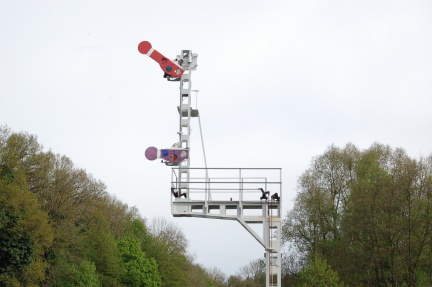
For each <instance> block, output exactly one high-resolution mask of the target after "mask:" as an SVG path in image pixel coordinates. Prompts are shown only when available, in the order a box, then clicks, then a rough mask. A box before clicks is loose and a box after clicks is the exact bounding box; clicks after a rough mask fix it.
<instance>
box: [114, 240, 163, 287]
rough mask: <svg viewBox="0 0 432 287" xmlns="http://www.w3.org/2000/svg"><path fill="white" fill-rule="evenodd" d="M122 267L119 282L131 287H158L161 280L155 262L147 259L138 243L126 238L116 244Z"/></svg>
mask: <svg viewBox="0 0 432 287" xmlns="http://www.w3.org/2000/svg"><path fill="white" fill-rule="evenodd" d="M117 246H118V249H119V252H120V255H121V258H122V265H123V272H122V274H121V282H122V283H123V284H125V285H126V286H132V287H160V286H161V278H160V275H159V271H158V268H157V264H156V261H155V260H154V259H153V258H147V257H146V255H145V254H144V252H142V250H141V247H140V244H139V241H138V240H137V239H136V238H134V237H132V236H127V237H125V238H123V239H122V240H120V241H119V242H118V243H117Z"/></svg>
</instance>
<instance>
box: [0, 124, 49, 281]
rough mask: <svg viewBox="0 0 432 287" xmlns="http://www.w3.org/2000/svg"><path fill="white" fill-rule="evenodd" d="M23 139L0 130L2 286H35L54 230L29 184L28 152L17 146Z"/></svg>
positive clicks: (44, 265)
mask: <svg viewBox="0 0 432 287" xmlns="http://www.w3.org/2000/svg"><path fill="white" fill-rule="evenodd" d="M23 137H25V136H24V135H21V136H19V135H15V136H14V135H11V134H10V132H9V130H8V129H6V128H2V127H0V258H1V260H0V283H2V284H11V285H13V284H23V285H28V286H36V285H38V284H39V283H40V282H41V281H42V280H43V279H44V276H45V269H46V267H47V262H46V260H45V252H46V250H47V249H48V248H49V247H50V246H51V243H52V241H53V230H52V228H51V226H50V225H49V223H48V216H47V214H46V213H45V212H44V211H42V210H41V208H40V205H39V202H38V200H37V197H36V196H35V195H34V194H33V193H32V192H31V191H30V190H29V187H28V184H27V181H26V169H25V167H23V165H22V161H21V158H20V156H26V155H27V153H26V152H25V149H21V148H20V146H19V144H17V142H20V139H21V138H23ZM24 141H25V140H24ZM19 152H23V155H20V154H19Z"/></svg>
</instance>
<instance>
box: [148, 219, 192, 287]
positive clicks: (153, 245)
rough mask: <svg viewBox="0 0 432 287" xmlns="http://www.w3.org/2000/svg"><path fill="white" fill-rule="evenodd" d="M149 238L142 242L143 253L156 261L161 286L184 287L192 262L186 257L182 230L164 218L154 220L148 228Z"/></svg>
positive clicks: (185, 241)
mask: <svg viewBox="0 0 432 287" xmlns="http://www.w3.org/2000/svg"><path fill="white" fill-rule="evenodd" d="M148 230H149V233H150V235H151V236H149V237H148V240H146V241H145V242H143V251H144V252H145V253H146V254H147V255H148V256H149V257H152V258H154V259H155V260H156V262H157V264H158V267H159V273H160V275H161V278H162V286H163V287H165V286H167V287H177V286H178V287H185V286H190V285H189V283H188V274H189V272H190V270H191V268H192V262H191V260H190V258H188V255H187V252H186V250H187V247H188V241H187V239H186V237H185V236H184V234H183V232H182V230H181V229H180V228H178V227H177V226H176V225H175V224H174V223H172V222H169V221H168V220H166V219H164V218H155V219H153V220H152V222H151V224H150V225H149V226H148Z"/></svg>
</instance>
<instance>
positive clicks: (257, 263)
mask: <svg viewBox="0 0 432 287" xmlns="http://www.w3.org/2000/svg"><path fill="white" fill-rule="evenodd" d="M239 274H240V276H241V277H242V278H243V279H244V280H245V281H246V280H247V279H249V280H252V281H253V282H254V283H255V284H257V286H266V283H265V282H266V263H265V260H264V259H257V260H253V261H251V262H249V264H247V265H245V266H243V267H242V268H240V271H239Z"/></svg>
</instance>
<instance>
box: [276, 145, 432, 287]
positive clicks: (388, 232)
mask: <svg viewBox="0 0 432 287" xmlns="http://www.w3.org/2000/svg"><path fill="white" fill-rule="evenodd" d="M283 233H284V238H285V240H286V241H289V242H291V246H292V247H293V249H291V250H296V252H292V254H291V257H287V260H286V261H285V267H286V268H285V271H284V278H283V279H284V284H285V285H286V286H288V285H289V286H342V285H343V283H345V285H346V286H432V156H428V157H421V158H420V159H412V158H410V157H409V156H408V155H407V154H406V152H405V151H404V150H403V149H399V148H398V149H392V148H390V147H389V146H385V145H381V144H373V145H372V146H371V147H370V148H368V149H366V150H359V149H358V148H356V147H355V146H354V145H352V144H347V145H346V146H345V147H344V148H338V147H335V146H331V147H329V148H328V149H327V151H326V152H325V153H324V154H323V155H321V156H318V157H316V158H315V159H313V161H312V163H311V166H310V168H309V169H308V170H306V171H305V172H304V173H303V174H302V176H301V177H300V178H299V181H298V193H297V196H296V199H295V206H294V208H293V210H291V211H289V212H288V214H287V217H286V218H285V220H284V224H283ZM311 270H312V271H313V272H310V271H311ZM319 276H321V278H325V277H326V278H327V279H328V281H327V283H328V282H332V283H331V284H330V283H329V284H327V283H326V285H324V284H320V283H319V282H320V281H319ZM342 282H343V283H342Z"/></svg>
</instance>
